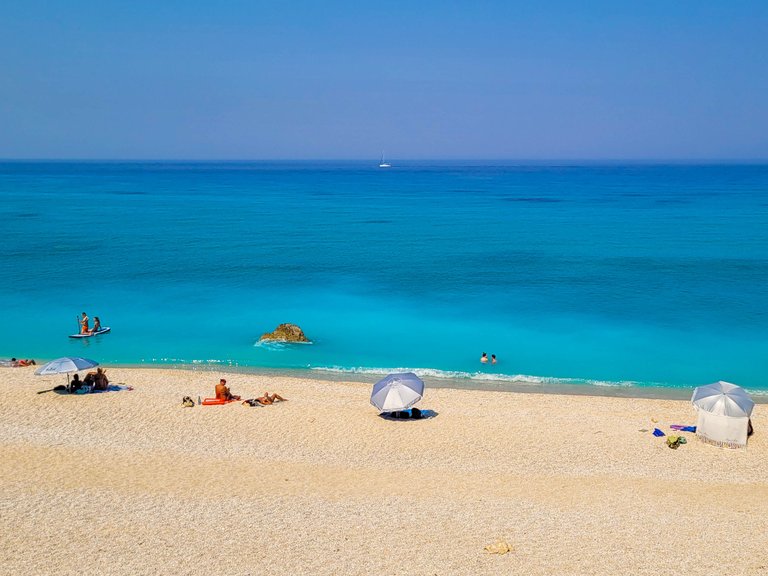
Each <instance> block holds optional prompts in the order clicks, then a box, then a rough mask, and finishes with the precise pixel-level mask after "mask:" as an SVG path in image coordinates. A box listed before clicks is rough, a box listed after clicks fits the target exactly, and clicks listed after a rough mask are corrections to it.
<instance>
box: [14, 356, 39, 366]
mask: <svg viewBox="0 0 768 576" xmlns="http://www.w3.org/2000/svg"><path fill="white" fill-rule="evenodd" d="M35 364H37V363H36V362H35V361H34V360H32V359H31V358H29V359H28V360H25V359H23V358H22V359H21V360H16V358H11V366H13V367H15V368H23V367H24V366H34V365H35Z"/></svg>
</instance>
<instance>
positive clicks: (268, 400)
mask: <svg viewBox="0 0 768 576" xmlns="http://www.w3.org/2000/svg"><path fill="white" fill-rule="evenodd" d="M255 400H256V402H258V403H259V404H261V405H262V406H268V405H269V404H274V403H275V402H285V398H283V397H282V396H280V394H278V393H277V392H275V393H274V394H272V396H270V395H269V392H264V396H259V397H258V398H256V399H255Z"/></svg>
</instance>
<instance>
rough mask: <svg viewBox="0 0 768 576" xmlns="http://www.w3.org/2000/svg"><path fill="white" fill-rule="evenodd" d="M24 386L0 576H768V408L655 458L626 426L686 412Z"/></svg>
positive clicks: (467, 394)
mask: <svg viewBox="0 0 768 576" xmlns="http://www.w3.org/2000/svg"><path fill="white" fill-rule="evenodd" d="M33 372H34V369H33V368H17V369H10V368H9V369H2V370H0V406H2V414H1V418H0V438H1V439H2V440H1V441H0V486H2V491H1V492H0V494H1V495H0V542H1V543H2V557H0V573H2V574H19V575H32V574H232V575H240V574H242V575H245V574H372V573H378V574H425V575H426V574H430V575H431V574H440V575H442V574H611V575H615V574H648V575H651V574H652V575H659V574H702V575H704V574H706V575H710V574H757V575H768V530H767V529H768V458H767V457H766V456H768V442H767V441H766V438H767V437H768V436H767V434H768V406H767V405H758V406H757V407H756V408H755V413H754V416H753V422H754V425H755V429H756V435H755V436H753V438H752V439H751V440H750V444H749V448H748V449H747V450H746V451H730V450H722V449H718V448H714V447H711V446H708V445H705V444H702V443H699V442H697V441H696V440H695V439H694V437H693V435H691V434H687V435H686V436H687V437H688V439H689V443H688V444H686V445H684V446H681V447H680V449H679V450H676V451H675V450H670V449H669V448H667V447H666V445H665V444H664V441H663V439H659V438H655V437H653V436H652V435H651V434H650V432H646V433H641V432H639V431H638V430H639V429H642V428H648V429H651V428H653V427H654V426H655V425H659V426H661V427H662V428H664V429H665V430H668V428H667V425H668V424H672V423H678V424H690V423H693V420H694V414H693V411H692V410H691V407H690V404H689V403H687V402H679V401H669V400H646V399H626V398H605V397H583V396H555V395H538V394H512V393H502V392H475V391H466V390H446V389H429V390H428V391H427V395H426V397H425V400H424V401H423V402H422V404H421V405H422V406H423V407H424V408H430V409H433V410H435V411H437V412H438V416H437V417H435V418H432V419H429V420H423V421H387V420H384V419H382V418H379V417H378V416H377V413H376V411H375V410H374V409H373V408H372V407H371V406H370V405H369V404H368V396H369V392H370V387H369V386H367V385H361V384H356V383H335V382H322V381H312V380H299V379H289V378H265V377H260V376H252V375H239V374H228V375H225V377H226V378H227V379H228V380H229V383H230V385H231V387H232V389H233V392H235V393H238V394H242V395H244V396H245V397H253V396H255V395H257V394H260V393H262V392H263V391H265V390H269V391H270V392H272V391H278V392H280V393H281V394H283V395H285V396H286V397H288V398H289V401H288V402H285V403H281V404H277V405H275V406H269V407H262V408H249V407H245V406H242V405H240V404H239V403H235V404H230V405H227V406H210V407H208V406H195V407H194V408H182V407H181V405H180V401H181V398H182V396H184V395H189V396H192V397H194V398H195V399H196V398H197V396H198V395H201V396H206V395H212V392H213V387H214V385H215V384H216V382H217V380H218V378H219V376H220V375H219V374H218V373H210V372H209V373H201V372H192V371H181V370H137V369H130V370H128V369H116V368H115V369H109V370H108V374H109V376H110V378H111V379H112V381H113V382H125V383H127V384H131V385H133V386H135V390H134V391H131V392H110V393H106V394H94V395H85V396H79V395H77V396H68V395H59V394H56V393H53V392H50V393H46V394H41V395H38V394H35V392H36V391H37V390H42V389H45V388H50V387H53V386H54V385H56V384H59V383H63V382H64V377H63V376H60V377H58V378H56V377H47V378H43V377H36V376H34V375H33ZM651 418H657V419H659V423H658V424H654V423H653V422H652V421H651ZM498 539H503V540H505V541H507V542H508V543H509V544H511V545H512V547H513V549H514V550H513V552H511V553H509V554H506V555H504V556H500V555H490V554H487V553H485V552H483V547H484V546H486V545H488V544H492V543H493V542H495V541H496V540H498Z"/></svg>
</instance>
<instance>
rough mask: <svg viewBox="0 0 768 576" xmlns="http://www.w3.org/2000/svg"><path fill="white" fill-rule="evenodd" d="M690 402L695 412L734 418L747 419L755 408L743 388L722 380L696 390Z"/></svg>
mask: <svg viewBox="0 0 768 576" xmlns="http://www.w3.org/2000/svg"><path fill="white" fill-rule="evenodd" d="M691 402H692V403H693V405H694V407H695V408H696V409H697V410H704V411H705V412H709V413H710V414H714V415H716V416H731V417H734V418H749V417H750V416H751V415H752V409H753V408H754V407H755V402H754V401H753V400H752V398H750V397H749V394H747V393H746V392H745V391H744V388H742V387H741V386H737V385H736V384H731V383H730V382H723V381H722V380H720V381H718V382H715V383H713V384H707V385H706V386H699V387H698V388H696V389H695V390H694V391H693V396H691Z"/></svg>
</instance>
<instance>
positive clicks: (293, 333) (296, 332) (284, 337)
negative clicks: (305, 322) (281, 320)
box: [259, 324, 309, 342]
mask: <svg viewBox="0 0 768 576" xmlns="http://www.w3.org/2000/svg"><path fill="white" fill-rule="evenodd" d="M264 340H266V341H276V342H309V338H307V337H306V336H305V335H304V331H303V330H302V329H301V328H299V327H298V326H296V324H280V326H278V327H277V328H275V329H274V331H273V332H267V333H266V334H262V335H261V338H259V342H262V341H264Z"/></svg>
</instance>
